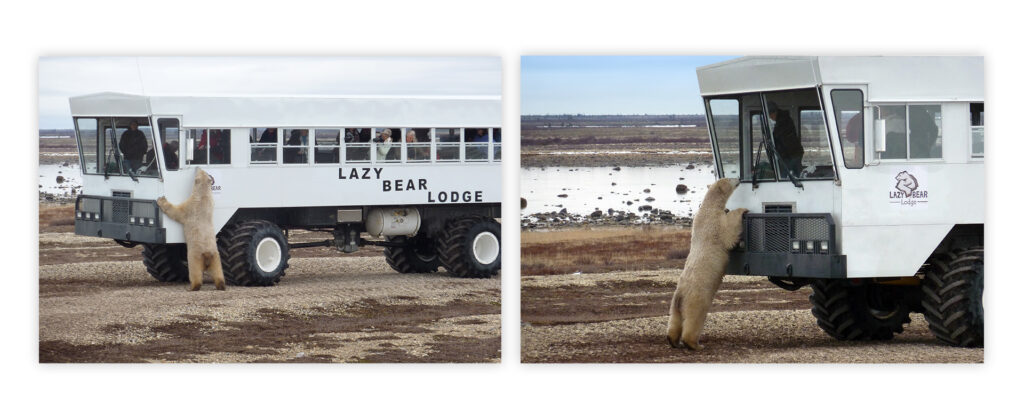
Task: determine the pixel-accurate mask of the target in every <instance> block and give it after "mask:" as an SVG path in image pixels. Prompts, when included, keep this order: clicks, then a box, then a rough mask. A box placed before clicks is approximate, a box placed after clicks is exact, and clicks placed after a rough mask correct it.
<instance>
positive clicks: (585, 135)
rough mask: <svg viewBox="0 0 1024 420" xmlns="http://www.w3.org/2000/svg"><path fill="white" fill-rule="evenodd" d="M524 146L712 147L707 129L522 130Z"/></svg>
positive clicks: (594, 128)
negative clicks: (651, 144)
mask: <svg viewBox="0 0 1024 420" xmlns="http://www.w3.org/2000/svg"><path fill="white" fill-rule="evenodd" d="M520 137H521V143H522V146H543V145H552V144H573V145H582V144H626V143H693V144H698V145H700V144H704V143H708V130H707V127H682V128H680V127H570V128H532V127H522V129H521V132H520Z"/></svg>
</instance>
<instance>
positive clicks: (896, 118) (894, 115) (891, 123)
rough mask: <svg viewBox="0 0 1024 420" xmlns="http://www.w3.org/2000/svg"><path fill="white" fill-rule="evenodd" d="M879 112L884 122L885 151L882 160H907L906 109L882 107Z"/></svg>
mask: <svg viewBox="0 0 1024 420" xmlns="http://www.w3.org/2000/svg"><path fill="white" fill-rule="evenodd" d="M879 112H880V113H882V114H884V115H882V119H884V120H885V151H884V152H882V159H906V158H907V119H906V117H905V116H904V113H905V112H906V108H904V107H902V106H899V107H889V106H882V107H879Z"/></svg>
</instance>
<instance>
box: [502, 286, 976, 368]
mask: <svg viewBox="0 0 1024 420" xmlns="http://www.w3.org/2000/svg"><path fill="white" fill-rule="evenodd" d="M681 273H682V270H680V269H661V270H652V271H619V272H610V273H600V274H576V275H573V274H568V275H551V276H525V277H523V278H522V291H521V299H522V327H521V328H522V335H521V337H522V353H521V354H522V356H521V357H522V361H523V362H524V363H590V362H597V363H665V362H674V363H678V362H684V363H685V362H715V363H980V362H983V361H984V349H963V348H954V347H949V346H947V345H944V344H942V343H940V342H939V341H938V340H936V339H935V338H934V337H932V335H931V333H930V332H929V331H928V327H927V324H926V323H925V320H924V318H923V317H922V316H921V315H919V314H913V315H912V316H911V319H912V321H911V323H910V324H909V325H907V326H906V331H905V332H903V333H902V334H898V335H897V336H896V337H895V338H894V339H893V340H891V341H886V342H878V341H875V342H848V341H838V340H835V339H833V338H832V337H829V336H828V335H827V334H825V333H824V332H823V331H821V330H820V329H819V328H818V326H817V324H815V320H814V317H813V316H812V315H811V312H810V308H811V304H810V302H809V301H808V296H809V295H810V288H803V289H801V290H799V291H796V292H788V291H785V290H782V289H780V288H778V287H776V286H774V285H772V284H771V283H768V281H767V279H765V278H763V277H746V276H727V277H726V279H725V281H724V282H723V284H722V288H721V290H720V291H719V293H718V295H717V296H716V297H715V302H714V305H713V306H712V309H711V313H710V314H709V315H708V320H707V324H706V326H705V329H704V334H703V335H702V336H701V343H702V344H704V346H705V347H704V349H703V350H702V351H700V352H694V351H690V350H683V349H674V348H671V347H669V345H668V342H667V341H666V338H665V328H666V325H667V323H668V306H669V299H670V298H671V297H672V292H673V291H674V290H675V286H676V281H677V279H678V277H679V275H680V274H681Z"/></svg>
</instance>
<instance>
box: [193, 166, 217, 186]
mask: <svg viewBox="0 0 1024 420" xmlns="http://www.w3.org/2000/svg"><path fill="white" fill-rule="evenodd" d="M212 186H213V178H212V177H210V174H208V173H206V171H204V170H202V169H196V179H195V181H193V184H192V191H210V187H212Z"/></svg>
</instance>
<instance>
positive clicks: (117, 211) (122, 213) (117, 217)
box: [108, 191, 132, 223]
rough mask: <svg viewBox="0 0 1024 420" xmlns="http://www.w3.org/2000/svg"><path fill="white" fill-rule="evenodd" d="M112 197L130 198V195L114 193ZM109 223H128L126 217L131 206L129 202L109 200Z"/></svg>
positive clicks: (119, 192) (128, 193)
mask: <svg viewBox="0 0 1024 420" xmlns="http://www.w3.org/2000/svg"><path fill="white" fill-rule="evenodd" d="M114 197H123V198H131V197H132V193H130V192H122V191H114ZM110 203H111V204H110V205H111V208H110V213H108V214H110V221H111V222H114V223H128V215H129V213H131V208H132V204H131V201H129V200H110Z"/></svg>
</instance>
